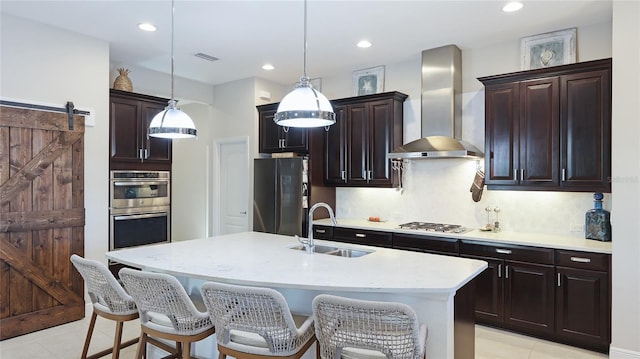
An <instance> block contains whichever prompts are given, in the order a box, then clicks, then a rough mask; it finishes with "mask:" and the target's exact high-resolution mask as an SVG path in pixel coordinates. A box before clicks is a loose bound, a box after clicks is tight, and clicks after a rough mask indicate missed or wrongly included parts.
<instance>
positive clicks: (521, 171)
mask: <svg viewBox="0 0 640 359" xmlns="http://www.w3.org/2000/svg"><path fill="white" fill-rule="evenodd" d="M520 181H524V168H523V169H521V170H520Z"/></svg>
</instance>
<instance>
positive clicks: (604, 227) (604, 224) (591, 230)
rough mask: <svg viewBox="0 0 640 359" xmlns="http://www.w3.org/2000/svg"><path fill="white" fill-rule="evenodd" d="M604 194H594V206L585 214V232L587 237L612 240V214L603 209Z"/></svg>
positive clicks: (605, 240) (604, 240)
mask: <svg viewBox="0 0 640 359" xmlns="http://www.w3.org/2000/svg"><path fill="white" fill-rule="evenodd" d="M603 198H604V195H602V193H600V192H596V193H594V194H593V199H594V202H593V203H594V207H595V208H593V209H590V210H588V211H587V213H586V214H585V219H584V232H585V238H586V239H595V240H598V241H603V242H610V241H611V214H610V213H609V211H607V210H605V209H602V199H603Z"/></svg>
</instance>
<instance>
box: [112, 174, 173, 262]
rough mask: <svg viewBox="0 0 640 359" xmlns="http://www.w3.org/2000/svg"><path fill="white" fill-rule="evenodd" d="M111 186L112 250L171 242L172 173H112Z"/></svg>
mask: <svg viewBox="0 0 640 359" xmlns="http://www.w3.org/2000/svg"><path fill="white" fill-rule="evenodd" d="M109 186H110V188H109V194H110V197H111V198H110V201H109V250H117V249H121V248H127V247H134V246H141V245H148V244H155V243H163V242H169V241H170V235H171V231H170V229H171V227H170V226H171V215H170V212H171V192H170V191H171V183H170V173H169V171H111V174H110V181H109Z"/></svg>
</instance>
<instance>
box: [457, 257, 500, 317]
mask: <svg viewBox="0 0 640 359" xmlns="http://www.w3.org/2000/svg"><path fill="white" fill-rule="evenodd" d="M463 257H465V258H472V259H479V260H482V261H485V262H487V264H488V267H487V269H485V270H484V271H483V272H482V273H480V274H479V275H478V276H477V277H476V278H475V279H474V281H475V301H476V304H475V312H476V314H475V317H476V320H478V322H482V323H488V324H501V323H502V322H503V320H504V281H503V278H502V276H503V271H504V261H503V260H501V259H496V258H489V257H480V256H472V255H464V256H463Z"/></svg>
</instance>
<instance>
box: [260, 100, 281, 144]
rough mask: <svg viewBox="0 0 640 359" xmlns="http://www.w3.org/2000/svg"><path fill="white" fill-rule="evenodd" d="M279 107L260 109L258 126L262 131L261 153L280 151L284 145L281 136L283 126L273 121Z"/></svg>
mask: <svg viewBox="0 0 640 359" xmlns="http://www.w3.org/2000/svg"><path fill="white" fill-rule="evenodd" d="M276 110H277V108H275V107H274V108H273V109H270V110H264V111H262V110H261V111H260V113H259V117H258V123H259V125H258V127H259V128H260V129H259V132H260V134H259V135H260V139H259V144H258V146H259V152H260V153H273V152H280V151H281V147H282V141H281V140H282V138H281V136H280V132H281V131H282V128H281V126H278V125H276V123H275V122H273V117H274V116H275V114H276Z"/></svg>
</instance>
